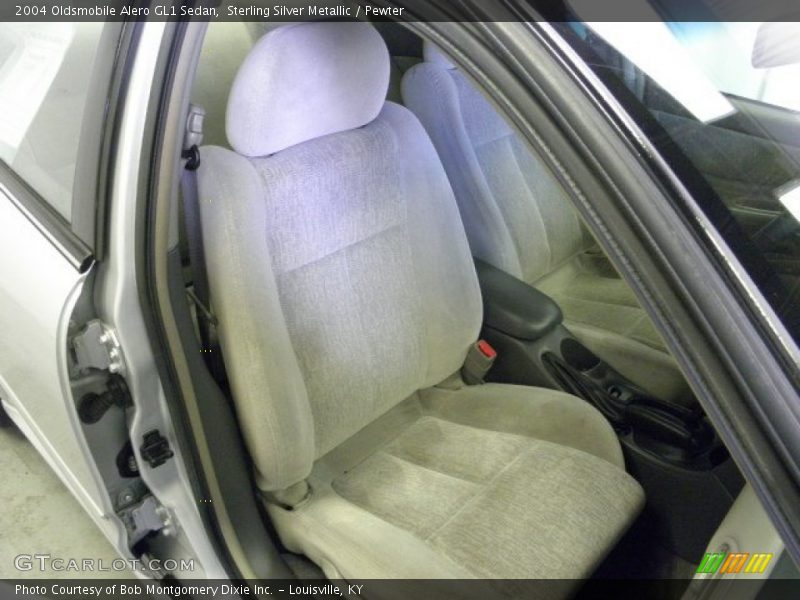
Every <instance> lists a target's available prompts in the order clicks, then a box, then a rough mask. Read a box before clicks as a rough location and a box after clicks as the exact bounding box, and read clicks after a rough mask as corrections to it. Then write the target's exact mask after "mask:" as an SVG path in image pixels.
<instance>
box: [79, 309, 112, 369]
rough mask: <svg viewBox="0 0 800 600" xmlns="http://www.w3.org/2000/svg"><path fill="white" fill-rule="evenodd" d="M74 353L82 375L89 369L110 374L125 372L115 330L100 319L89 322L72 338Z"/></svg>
mask: <svg viewBox="0 0 800 600" xmlns="http://www.w3.org/2000/svg"><path fill="white" fill-rule="evenodd" d="M72 351H73V356H74V358H75V367H76V369H77V370H78V371H79V372H81V373H84V372H86V371H88V370H89V369H99V370H101V371H109V372H110V373H119V372H120V371H122V370H123V366H124V362H123V359H122V348H121V347H120V345H119V340H117V336H116V335H115V333H114V330H113V329H111V328H110V327H109V326H108V325H106V324H105V323H103V322H102V321H101V320H100V319H94V320H92V321H89V322H88V323H87V324H86V326H85V327H84V328H83V329H82V330H81V331H80V332H79V333H78V334H77V335H75V336H74V337H73V338H72Z"/></svg>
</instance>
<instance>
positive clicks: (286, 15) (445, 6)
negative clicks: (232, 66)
mask: <svg viewBox="0 0 800 600" xmlns="http://www.w3.org/2000/svg"><path fill="white" fill-rule="evenodd" d="M321 19H322V20H324V19H362V20H368V21H429V22H433V21H439V22H442V21H462V22H463V21H545V20H546V21H572V20H580V21H628V22H645V21H656V20H658V21H662V20H668V21H759V22H760V21H800V3H798V0H759V1H754V0H396V1H392V0H374V1H368V0H283V1H276V0H227V1H226V0H182V1H181V0H111V1H108V2H102V1H100V0H2V3H0V21H7V22H8V21H18V22H36V21H51V22H58V21H148V20H155V21H179V20H184V21H186V20H195V21H261V22H276V23H278V22H293V21H309V20H321Z"/></svg>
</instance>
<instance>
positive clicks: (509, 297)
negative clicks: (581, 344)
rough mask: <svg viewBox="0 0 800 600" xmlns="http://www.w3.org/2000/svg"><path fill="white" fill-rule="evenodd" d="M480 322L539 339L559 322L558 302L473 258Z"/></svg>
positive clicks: (510, 332)
mask: <svg viewBox="0 0 800 600" xmlns="http://www.w3.org/2000/svg"><path fill="white" fill-rule="evenodd" d="M475 269H476V271H477V272H478V282H479V283H480V286H481V294H482V295H483V324H484V325H485V326H487V327H491V328H492V329H496V330H497V331H501V332H502V333H505V334H506V335H509V336H511V337H513V338H517V339H520V340H538V339H539V338H541V337H542V336H544V335H545V334H547V333H549V332H550V331H552V330H553V329H554V328H555V327H556V326H557V325H559V324H561V321H562V320H563V316H562V314H561V309H560V308H559V307H558V305H557V304H556V303H555V302H554V301H553V300H552V299H551V298H550V297H549V296H547V295H545V294H543V293H542V292H540V291H539V290H537V289H535V288H533V287H531V286H529V285H528V284H527V283H525V282H524V281H521V280H519V279H517V278H516V277H513V276H512V275H509V274H508V273H506V272H504V271H501V270H500V269H497V268H495V267H493V266H491V265H490V264H488V263H485V262H483V261H482V260H480V259H477V258H476V259H475Z"/></svg>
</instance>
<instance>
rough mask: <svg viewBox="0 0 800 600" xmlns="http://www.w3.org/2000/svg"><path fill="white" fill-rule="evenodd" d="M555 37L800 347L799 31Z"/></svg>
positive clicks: (653, 25)
mask: <svg viewBox="0 0 800 600" xmlns="http://www.w3.org/2000/svg"><path fill="white" fill-rule="evenodd" d="M559 28H560V30H561V32H562V34H563V35H564V37H565V38H566V39H567V40H569V41H570V42H571V43H572V45H573V47H574V48H575V49H576V50H577V51H578V53H579V54H580V55H581V56H582V57H583V59H584V60H585V61H586V62H587V64H589V66H590V67H591V68H592V69H593V70H594V71H595V72H596V73H597V75H598V76H600V78H601V79H603V81H604V82H605V83H606V85H607V87H608V89H610V90H611V91H612V93H614V94H615V95H616V97H617V99H618V100H620V102H621V103H622V104H623V105H624V106H626V108H628V112H629V113H630V114H631V116H632V117H633V118H634V119H635V120H637V121H638V123H639V125H640V126H641V127H642V129H643V130H644V131H645V133H646V134H647V135H648V137H649V138H650V139H651V141H652V142H653V143H654V145H655V146H656V147H657V148H658V149H659V150H660V151H661V153H662V155H663V156H664V157H665V158H666V159H667V161H668V162H669V163H670V166H671V167H672V168H673V170H674V172H675V173H676V174H677V175H678V176H679V177H681V179H682V180H683V182H684V184H685V185H686V186H687V188H688V189H689V190H690V191H691V192H692V194H693V196H694V197H695V198H696V199H697V200H698V202H699V203H700V205H701V207H702V208H703V210H704V211H705V213H706V214H707V215H708V217H709V218H710V219H711V221H712V222H713V223H714V224H715V226H716V227H717V229H718V230H719V232H720V233H721V234H722V235H723V236H724V237H725V238H726V241H727V242H728V244H729V246H730V247H731V249H732V250H733V251H734V252H735V253H736V257H737V258H738V259H739V261H740V262H741V263H742V265H743V266H744V267H745V268H746V269H747V270H748V271H749V273H750V275H751V277H752V278H753V280H754V281H755V282H756V283H757V284H758V285H759V287H760V288H761V290H762V292H763V293H764V295H765V296H766V297H767V299H768V300H769V301H770V303H771V304H772V305H773V307H774V308H775V310H776V312H778V314H779V315H781V316H782V318H783V319H784V322H785V324H786V326H787V328H788V329H789V330H790V331H791V332H792V334H793V335H794V337H795V339H796V340H798V339H800V302H798V300H800V112H798V111H800V86H798V85H797V81H798V80H800V78H799V77H798V76H800V43H797V41H796V40H798V39H800V24H786V23H780V24H778V25H775V24H770V25H769V26H768V27H764V26H762V24H761V23H720V22H709V23H687V22H680V23H669V22H661V21H657V20H653V21H652V22H647V23H591V22H588V23H581V22H571V23H563V24H561V25H559ZM773 34H775V36H776V37H770V36H772V35H773ZM793 40H794V41H793ZM665 57H669V58H668V59H665Z"/></svg>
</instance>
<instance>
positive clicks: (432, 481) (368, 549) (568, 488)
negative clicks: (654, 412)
mask: <svg viewBox="0 0 800 600" xmlns="http://www.w3.org/2000/svg"><path fill="white" fill-rule="evenodd" d="M621 467H622V455H621V452H620V449H619V442H618V441H617V438H616V435H615V434H614V432H613V430H612V429H611V427H610V426H609V425H608V423H607V422H606V421H605V420H604V419H603V418H602V416H601V415H600V414H599V413H598V412H597V411H596V410H595V409H594V408H592V407H591V406H589V405H588V404H586V403H585V402H583V401H581V400H578V399H577V398H575V397H573V396H569V395H567V394H562V393H560V392H555V391H551V390H544V389H538V388H528V387H522V386H511V385H499V384H486V385H482V386H473V387H463V388H460V389H443V388H430V389H427V390H423V391H421V392H419V393H417V394H415V395H414V396H413V397H411V398H409V399H408V400H406V401H404V402H403V403H401V404H400V405H399V406H397V407H395V408H394V409H393V410H392V411H390V412H389V413H387V414H386V415H384V416H383V417H381V418H380V419H378V420H377V421H375V422H374V423H372V424H371V425H369V426H368V427H366V428H365V429H364V430H362V431H361V432H359V433H358V434H356V435H355V436H353V437H352V438H351V439H350V440H348V441H347V442H345V443H344V444H342V445H341V446H340V447H338V448H337V449H336V450H334V451H333V452H331V453H330V454H328V455H327V456H325V457H323V458H322V459H320V460H319V461H318V462H317V464H316V465H315V468H314V471H313V472H312V476H311V478H310V480H309V483H310V485H311V489H312V494H311V496H310V498H309V499H308V500H307V501H306V502H305V503H304V504H301V505H300V506H298V507H295V509H294V510H292V511H288V510H285V509H283V508H279V507H276V506H273V505H270V506H269V510H270V513H271V515H272V516H273V518H274V520H275V523H276V526H277V528H278V531H279V533H280V535H281V539H282V540H283V541H284V543H285V544H287V546H288V547H289V549H290V550H293V551H295V552H302V553H304V554H306V555H308V556H309V557H310V558H311V559H312V560H314V562H316V563H317V564H319V565H320V566H321V567H322V568H323V570H325V572H326V575H328V576H329V577H345V578H403V579H419V578H460V579H463V578H487V579H516V578H528V579H538V578H553V579H574V578H581V577H586V576H588V575H590V574H591V572H592V571H593V570H594V568H595V567H596V566H597V564H598V562H599V561H600V560H601V559H602V558H603V557H604V556H605V553H606V552H607V550H608V548H609V547H611V546H612V545H613V544H614V543H615V541H616V540H617V539H618V538H619V536H620V535H621V534H622V533H623V532H624V531H625V529H626V528H627V527H628V525H629V524H630V522H631V521H632V520H633V518H634V517H635V516H636V515H637V513H638V511H639V510H640V508H641V506H642V502H643V493H642V490H641V488H640V487H639V485H638V484H637V483H636V482H635V481H634V480H633V479H632V478H631V477H630V476H629V475H627V474H626V473H625V471H624V470H623V469H622V468H621ZM378 550H379V551H378Z"/></svg>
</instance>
